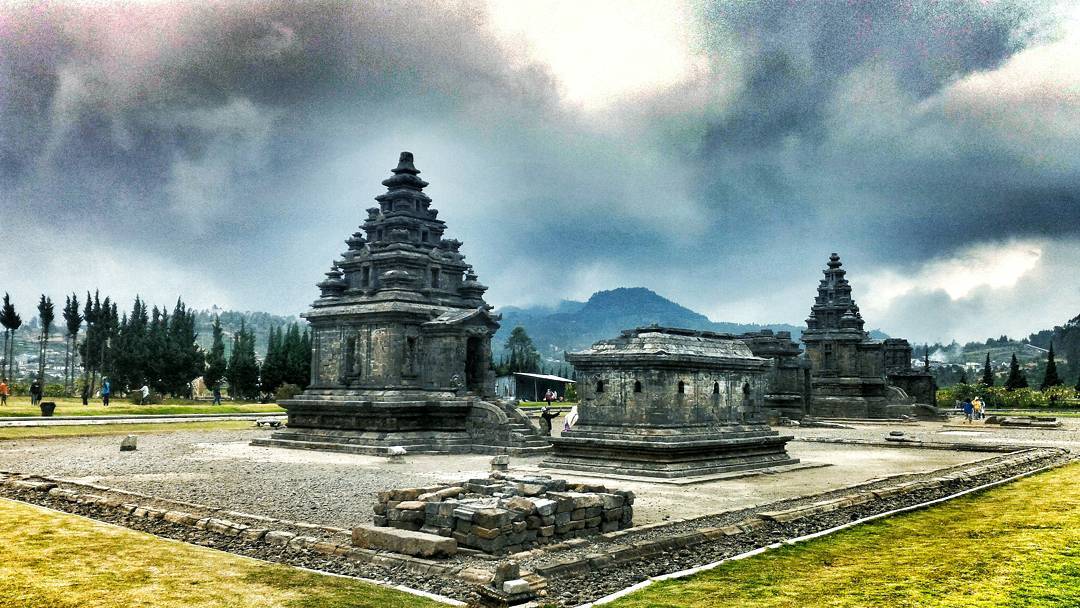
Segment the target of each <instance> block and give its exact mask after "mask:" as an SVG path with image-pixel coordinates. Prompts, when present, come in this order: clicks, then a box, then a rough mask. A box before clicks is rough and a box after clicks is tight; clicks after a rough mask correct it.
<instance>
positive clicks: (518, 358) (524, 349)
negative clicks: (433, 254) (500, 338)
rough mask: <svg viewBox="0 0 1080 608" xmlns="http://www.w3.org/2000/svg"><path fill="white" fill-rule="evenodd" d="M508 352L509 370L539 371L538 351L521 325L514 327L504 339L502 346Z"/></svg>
mask: <svg viewBox="0 0 1080 608" xmlns="http://www.w3.org/2000/svg"><path fill="white" fill-rule="evenodd" d="M504 348H505V349H506V350H507V351H508V352H509V353H510V366H509V367H510V372H511V373H513V372H525V373H536V372H538V371H540V365H541V362H540V353H539V352H537V351H536V346H534V345H533V341H532V338H530V337H529V334H528V333H526V332H525V328H524V327H522V326H520V325H519V326H517V327H515V328H514V329H513V330H512V331H511V332H510V337H509V338H507V339H506V346H505V347H504Z"/></svg>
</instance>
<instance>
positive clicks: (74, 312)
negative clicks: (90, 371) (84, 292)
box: [64, 293, 83, 391]
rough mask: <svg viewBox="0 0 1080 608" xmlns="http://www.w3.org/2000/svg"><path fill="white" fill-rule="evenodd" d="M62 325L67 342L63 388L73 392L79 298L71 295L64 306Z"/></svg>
mask: <svg viewBox="0 0 1080 608" xmlns="http://www.w3.org/2000/svg"><path fill="white" fill-rule="evenodd" d="M64 323H65V324H66V325H67V340H66V341H65V343H64V388H65V389H66V390H68V391H72V390H75V346H76V343H77V342H78V341H79V330H80V329H82V323H83V316H82V314H81V313H80V312H79V296H77V295H75V294H74V293H72V294H71V295H70V296H68V299H67V305H66V306H64Z"/></svg>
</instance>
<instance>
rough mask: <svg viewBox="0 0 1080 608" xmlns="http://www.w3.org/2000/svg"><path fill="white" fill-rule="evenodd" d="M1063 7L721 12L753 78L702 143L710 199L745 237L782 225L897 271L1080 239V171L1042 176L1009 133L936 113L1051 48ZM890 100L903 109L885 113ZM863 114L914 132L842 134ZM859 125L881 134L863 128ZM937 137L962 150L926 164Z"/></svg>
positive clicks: (746, 8)
mask: <svg viewBox="0 0 1080 608" xmlns="http://www.w3.org/2000/svg"><path fill="white" fill-rule="evenodd" d="M1048 6H1050V5H1049V4H1046V3H1033V2H1000V3H981V2H962V1H956V2H944V3H942V2H934V3H929V2H927V3H917V2H909V1H898V2H854V3H849V2H844V3H841V2H791V1H789V0H775V1H765V2H753V3H741V2H733V3H728V2H715V3H710V4H708V5H707V6H706V7H705V8H704V10H703V13H704V15H705V19H706V24H705V25H704V26H703V27H704V28H705V30H706V35H707V39H708V40H710V41H712V42H711V47H712V48H713V50H714V51H715V52H716V53H717V54H722V53H724V52H733V53H734V54H735V55H737V56H739V57H740V65H741V66H742V67H743V74H742V79H741V82H742V86H741V89H740V90H739V93H738V94H737V96H736V97H735V99H734V101H733V103H732V104H731V105H730V106H729V107H727V108H725V109H724V111H723V112H722V113H721V115H720V116H719V117H717V118H716V119H714V120H711V121H710V122H709V124H708V126H707V127H706V129H705V133H704V135H703V137H702V139H701V145H700V148H699V151H698V156H697V162H698V163H699V165H700V171H701V175H702V180H703V182H704V183H705V184H707V186H706V187H707V188H708V195H707V196H706V197H705V199H706V200H708V201H709V202H710V204H712V205H714V206H716V207H717V208H719V209H721V210H723V211H724V212H725V215H735V216H738V217H740V218H744V219H745V220H747V221H745V223H740V225H739V228H738V230H737V231H738V232H745V231H746V230H747V229H749V231H751V232H758V233H767V232H768V231H770V230H771V229H772V228H773V227H775V225H776V223H777V222H781V223H782V222H784V221H785V219H781V217H778V216H782V217H785V218H787V219H786V221H787V222H798V223H799V224H800V225H801V230H800V231H801V232H803V233H804V234H818V235H821V234H828V233H829V232H832V233H834V234H836V236H837V237H838V238H837V241H839V242H840V243H842V244H853V245H856V246H857V247H858V248H859V249H860V251H859V252H858V253H859V254H860V255H863V254H871V255H874V257H875V259H876V261H881V262H892V261H894V260H895V258H896V257H897V255H898V254H901V253H902V252H903V251H905V250H906V251H910V250H911V248H912V247H914V248H916V250H919V251H921V252H923V254H924V255H925V254H927V253H929V254H942V253H946V252H947V251H948V250H949V249H950V245H949V243H950V241H951V243H952V246H959V245H962V244H963V243H964V242H965V241H966V240H967V239H971V238H975V239H1000V238H1004V237H1009V236H1017V235H1039V236H1045V235H1048V234H1051V235H1052V234H1059V235H1075V234H1077V231H1078V230H1080V229H1078V228H1077V226H1080V205H1078V204H1077V200H1076V198H1077V190H1076V184H1077V179H1076V178H1077V177H1078V175H1080V172H1078V171H1077V167H1076V166H1075V165H1074V166H1073V167H1070V169H1069V170H1068V171H1067V172H1066V173H1064V174H1061V173H1056V174H1054V175H1051V174H1050V172H1045V171H1042V170H1040V169H1039V168H1038V167H1032V166H1031V163H1030V162H1029V160H1028V159H1027V158H1025V157H1024V155H1023V154H1022V153H1019V152H1018V151H1017V150H1014V149H1009V148H1006V147H1002V146H1001V145H1000V142H999V141H998V139H996V138H997V137H999V136H1000V134H994V135H989V134H986V133H980V132H973V131H970V130H967V129H965V128H964V127H963V126H962V125H959V124H957V122H956V121H955V120H954V119H955V117H952V116H949V115H948V114H947V112H945V111H944V110H943V109H942V108H940V107H937V106H936V105H935V102H934V101H933V98H934V97H935V96H937V95H940V94H941V93H942V91H943V90H945V89H947V88H948V87H950V86H953V85H954V84H955V83H957V82H958V81H961V80H962V79H964V78H965V77H966V76H967V75H969V74H972V73H975V72H979V71H988V70H994V69H996V68H998V67H1000V66H1001V65H1002V64H1003V63H1004V62H1006V61H1007V60H1008V59H1009V58H1010V57H1012V56H1014V55H1015V54H1016V53H1017V52H1018V51H1021V50H1023V49H1024V48H1025V47H1026V46H1027V45H1029V44H1030V43H1032V42H1033V41H1037V40H1039V37H1040V36H1042V35H1044V32H1043V30H1042V29H1041V26H1044V25H1045V23H1044V22H1045V21H1046V20H1047V19H1048V13H1047V11H1046V9H1047V8H1048ZM732 38H734V39H735V40H736V41H738V42H737V43H736V45H737V48H735V49H734V50H731V49H730V48H729V47H730V45H731V40H732ZM880 97H887V98H891V100H890V101H891V103H889V104H877V105H873V104H874V102H875V101H876V100H875V98H880ZM920 104H927V105H926V106H925V107H923V106H920ZM883 105H884V106H885V107H883ZM860 106H867V107H869V108H870V109H871V110H873V114H872V115H871V116H870V117H869V118H868V119H866V120H867V122H874V121H881V122H883V123H890V122H893V121H903V122H904V123H905V124H904V125H903V126H902V127H901V128H898V129H896V130H895V131H889V132H885V133H876V132H875V131H876V130H877V129H876V128H869V129H866V130H865V132H864V133H855V134H844V135H843V136H838V134H837V130H838V128H837V127H838V126H841V127H842V126H843V123H844V122H847V121H853V120H855V118H856V117H852V116H850V114H852V113H855V112H858V111H859V108H860ZM1017 111H1022V110H1020V109H1019V108H1018V109H1017ZM961 118H962V117H961ZM1029 118H1030V120H1031V121H1032V122H1038V121H1039V120H1040V116H1039V115H1038V114H1032V115H1031V116H1030V117H1029ZM859 126H866V125H859V124H858V121H856V126H855V127H851V128H853V129H854V128H858V127H859ZM869 126H871V127H872V126H873V125H869ZM841 130H842V129H841ZM927 132H930V133H936V134H938V135H940V136H941V137H946V138H949V141H947V142H945V144H944V146H943V149H942V150H940V152H941V153H939V154H931V155H928V154H926V153H925V150H924V149H923V148H924V146H925V141H924V137H925V135H926V133H927ZM1019 135H1020V136H1021V137H1023V136H1024V134H1019ZM1029 137H1030V138H1032V139H1035V138H1036V137H1037V134H1034V133H1033V134H1031V135H1030V136H1029ZM1074 149H1075V147H1074ZM1020 209H1023V212H1022V213H1017V211H1018V210H1020ZM973 211H974V212H975V213H973ZM973 215H974V217H972V216H973ZM720 229H724V227H723V226H720ZM729 230H731V229H730V228H729ZM731 231H732V232H736V230H731ZM839 232H843V233H846V234H837V233H839ZM961 234H963V235H964V236H963V237H961V236H960V235H961ZM848 238H851V239H852V240H851V241H850V243H845V242H844V241H845V240H846V239H848ZM868 250H870V251H868Z"/></svg>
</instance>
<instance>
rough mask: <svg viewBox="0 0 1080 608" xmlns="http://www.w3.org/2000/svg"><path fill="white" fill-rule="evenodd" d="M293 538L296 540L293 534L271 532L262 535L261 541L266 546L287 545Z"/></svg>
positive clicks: (282, 531) (278, 531)
mask: <svg viewBox="0 0 1080 608" xmlns="http://www.w3.org/2000/svg"><path fill="white" fill-rule="evenodd" d="M294 538H296V535H295V534H293V533H292V532H286V531H284V530H271V531H269V532H267V533H266V534H265V535H263V540H264V541H266V544H268V545H287V544H289V541H291V540H292V539H294Z"/></svg>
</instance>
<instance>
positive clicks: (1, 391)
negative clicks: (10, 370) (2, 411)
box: [0, 378, 11, 405]
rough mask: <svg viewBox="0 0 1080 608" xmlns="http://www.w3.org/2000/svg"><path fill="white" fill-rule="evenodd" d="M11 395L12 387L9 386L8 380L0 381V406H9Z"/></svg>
mask: <svg viewBox="0 0 1080 608" xmlns="http://www.w3.org/2000/svg"><path fill="white" fill-rule="evenodd" d="M10 394H11V387H9V386H8V384H7V378H4V379H2V380H0V405H7V398H8V395H10Z"/></svg>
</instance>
